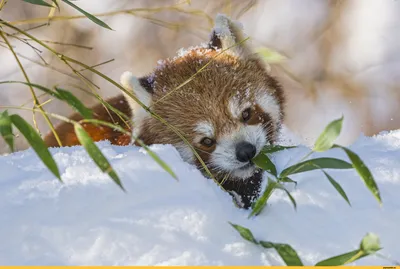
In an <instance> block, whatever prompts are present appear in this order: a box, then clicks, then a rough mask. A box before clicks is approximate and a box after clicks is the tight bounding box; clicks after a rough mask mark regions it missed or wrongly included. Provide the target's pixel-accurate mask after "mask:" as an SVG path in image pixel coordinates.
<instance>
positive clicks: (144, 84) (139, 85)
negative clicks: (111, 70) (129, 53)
mask: <svg viewBox="0 0 400 269" xmlns="http://www.w3.org/2000/svg"><path fill="white" fill-rule="evenodd" d="M121 84H122V86H124V88H125V89H127V90H128V91H130V92H131V93H133V95H134V96H136V98H138V99H139V100H140V102H142V103H143V104H144V105H145V106H150V103H151V99H152V93H153V89H152V87H151V85H150V84H149V83H148V81H147V78H146V77H144V78H140V79H138V78H136V77H135V76H134V75H132V73H131V72H128V71H127V72H125V73H123V74H122V75H121ZM124 95H125V98H126V99H127V100H128V102H129V104H130V106H131V107H135V108H136V107H138V106H139V107H140V105H139V104H138V103H137V102H136V101H135V100H133V98H132V97H131V96H129V95H128V94H126V93H124Z"/></svg>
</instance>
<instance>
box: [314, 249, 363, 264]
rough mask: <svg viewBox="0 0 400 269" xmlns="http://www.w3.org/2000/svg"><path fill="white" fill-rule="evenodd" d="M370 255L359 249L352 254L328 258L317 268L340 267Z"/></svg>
mask: <svg viewBox="0 0 400 269" xmlns="http://www.w3.org/2000/svg"><path fill="white" fill-rule="evenodd" d="M367 255H368V254H365V253H363V252H362V251H361V250H359V249H357V250H354V251H351V252H347V253H344V254H341V255H338V256H334V257H331V258H328V259H326V260H323V261H320V262H318V263H317V264H315V266H339V265H344V264H346V263H348V262H349V261H356V260H358V259H361V258H363V257H365V256H367Z"/></svg>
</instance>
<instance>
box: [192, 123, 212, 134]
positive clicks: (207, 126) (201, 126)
mask: <svg viewBox="0 0 400 269" xmlns="http://www.w3.org/2000/svg"><path fill="white" fill-rule="evenodd" d="M194 130H195V131H196V132H198V133H199V134H201V135H203V136H206V137H211V138H212V137H214V135H215V131H214V126H213V125H212V124H211V123H210V122H208V121H201V122H199V123H198V124H197V125H196V127H195V128H194Z"/></svg>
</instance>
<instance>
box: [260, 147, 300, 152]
mask: <svg viewBox="0 0 400 269" xmlns="http://www.w3.org/2000/svg"><path fill="white" fill-rule="evenodd" d="M292 148H297V146H279V145H266V146H264V148H263V149H262V150H261V152H262V153H264V154H270V153H274V152H277V151H282V150H285V149H292Z"/></svg>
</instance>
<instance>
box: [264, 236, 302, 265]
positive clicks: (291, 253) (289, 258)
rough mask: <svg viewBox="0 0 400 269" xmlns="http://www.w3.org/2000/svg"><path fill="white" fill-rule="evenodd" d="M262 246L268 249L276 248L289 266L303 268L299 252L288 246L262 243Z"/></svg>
mask: <svg viewBox="0 0 400 269" xmlns="http://www.w3.org/2000/svg"><path fill="white" fill-rule="evenodd" d="M260 245H261V246H263V247H264V248H267V249H268V248H274V249H275V250H276V252H278V254H279V256H281V258H282V260H283V261H284V262H285V264H286V265H287V266H303V262H302V261H301V259H300V257H299V255H297V252H296V251H295V250H294V249H293V248H292V247H291V246H290V245H288V244H280V243H272V242H267V241H260Z"/></svg>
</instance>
